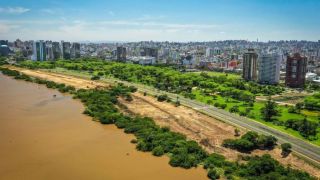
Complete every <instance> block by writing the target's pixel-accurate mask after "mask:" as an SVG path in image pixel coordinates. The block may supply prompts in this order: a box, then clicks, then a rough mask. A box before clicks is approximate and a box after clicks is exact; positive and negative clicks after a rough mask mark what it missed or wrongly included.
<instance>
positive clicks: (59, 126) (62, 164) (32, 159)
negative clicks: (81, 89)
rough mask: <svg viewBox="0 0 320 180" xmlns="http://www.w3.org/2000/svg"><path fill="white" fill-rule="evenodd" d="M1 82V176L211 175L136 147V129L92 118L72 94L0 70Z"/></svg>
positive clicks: (146, 177)
mask: <svg viewBox="0 0 320 180" xmlns="http://www.w3.org/2000/svg"><path fill="white" fill-rule="evenodd" d="M0 83H1V87H0V94H1V95H0V98H1V102H2V103H1V105H0V113H1V121H0V123H1V125H0V132H1V137H0V144H1V148H0V156H1V159H2V160H1V162H0V179H21V178H23V179H129V178H135V179H207V178H206V172H205V170H204V169H202V168H201V167H199V168H196V169H195V168H193V169H190V170H185V169H182V168H172V167H170V166H169V165H168V157H165V156H164V157H160V158H159V157H154V156H152V155H151V154H150V153H143V152H139V151H137V150H136V149H135V145H134V144H131V143H130V140H131V139H133V138H134V136H133V135H128V134H125V133H123V131H122V130H119V129H117V128H116V127H115V126H114V125H107V126H103V125H101V124H99V123H96V122H94V121H91V117H88V116H85V115H83V114H82V111H83V110H84V107H83V105H82V104H81V103H80V102H79V101H76V100H73V99H72V98H71V96H69V95H63V94H61V93H59V92H58V91H57V90H52V89H47V88H46V87H45V86H42V85H37V84H32V83H28V82H23V81H16V80H14V79H12V78H10V77H6V76H4V75H1V74H0ZM53 95H57V97H56V98H54V97H53ZM146 167H147V168H146Z"/></svg>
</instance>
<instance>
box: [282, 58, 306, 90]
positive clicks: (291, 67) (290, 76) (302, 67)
mask: <svg viewBox="0 0 320 180" xmlns="http://www.w3.org/2000/svg"><path fill="white" fill-rule="evenodd" d="M306 69H307V57H305V56H301V55H300V54H299V53H295V54H294V55H293V56H287V65H286V85H287V86H288V87H292V88H303V86H304V83H305V78H306Z"/></svg>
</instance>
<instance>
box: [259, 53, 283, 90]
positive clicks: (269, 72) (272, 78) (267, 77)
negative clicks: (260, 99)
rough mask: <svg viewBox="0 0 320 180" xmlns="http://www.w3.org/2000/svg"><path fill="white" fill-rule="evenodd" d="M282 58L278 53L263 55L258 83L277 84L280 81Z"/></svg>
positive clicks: (260, 59)
mask: <svg viewBox="0 0 320 180" xmlns="http://www.w3.org/2000/svg"><path fill="white" fill-rule="evenodd" d="M280 61H281V56H280V55H279V54H278V53H262V54H261V55H260V56H259V60H258V71H259V72H258V81H259V83H263V84H277V83H279V79H280Z"/></svg>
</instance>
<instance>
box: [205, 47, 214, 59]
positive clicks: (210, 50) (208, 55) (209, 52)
mask: <svg viewBox="0 0 320 180" xmlns="http://www.w3.org/2000/svg"><path fill="white" fill-rule="evenodd" d="M213 55H214V50H213V49H211V48H207V49H206V57H212V56H213Z"/></svg>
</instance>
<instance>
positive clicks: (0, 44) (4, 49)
mask: <svg viewBox="0 0 320 180" xmlns="http://www.w3.org/2000/svg"><path fill="white" fill-rule="evenodd" d="M9 52H10V49H9V47H8V41H7V40H0V56H8V55H9Z"/></svg>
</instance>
